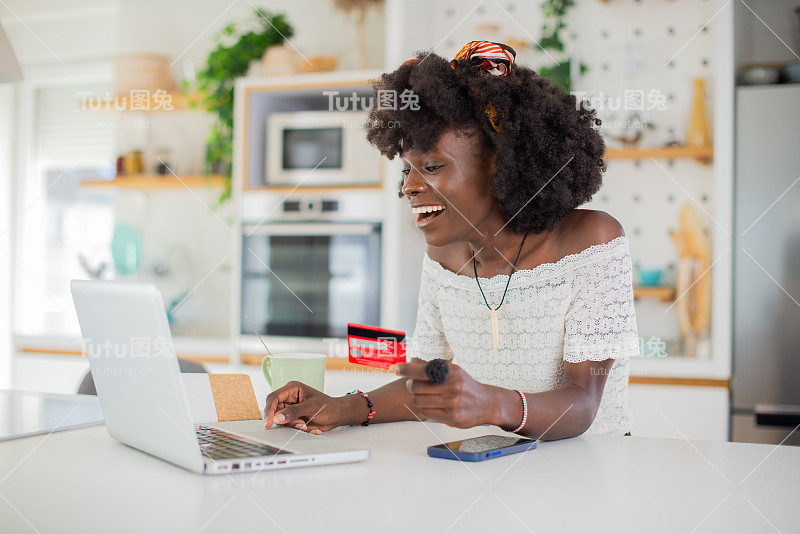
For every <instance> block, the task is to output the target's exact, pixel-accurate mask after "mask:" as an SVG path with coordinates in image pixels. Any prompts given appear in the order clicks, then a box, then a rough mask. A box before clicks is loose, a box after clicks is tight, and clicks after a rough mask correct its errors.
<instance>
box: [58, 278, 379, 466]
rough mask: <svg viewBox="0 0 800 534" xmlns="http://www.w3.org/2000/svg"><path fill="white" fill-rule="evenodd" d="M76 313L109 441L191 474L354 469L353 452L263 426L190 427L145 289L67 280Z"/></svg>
mask: <svg viewBox="0 0 800 534" xmlns="http://www.w3.org/2000/svg"><path fill="white" fill-rule="evenodd" d="M70 287H71V289H72V298H73V301H74V302H75V309H76V310H77V312H78V321H79V322H80V326H81V332H82V334H83V340H84V344H85V348H86V356H87V358H88V360H89V367H90V369H91V373H92V377H93V378H94V382H95V386H96V387H97V396H98V398H99V400H100V408H101V409H102V411H103V418H104V419H105V423H106V427H107V428H108V433H109V434H111V436H112V437H113V438H114V439H117V440H119V441H121V442H122V443H125V444H126V445H129V446H131V447H134V448H136V449H139V450H141V451H144V452H146V453H149V454H151V455H153V456H156V457H158V458H161V459H162V460H166V461H167V462H171V463H173V464H175V465H178V466H180V467H183V468H185V469H188V470H190V471H194V472H196V473H207V474H222V473H234V472H243V471H260V470H268V469H286V468H291V467H300V466H313V465H324V464H338V463H347V462H357V461H361V460H366V459H367V458H369V449H363V448H354V447H352V446H348V445H345V444H342V443H341V442H338V441H337V440H332V439H329V438H326V437H325V436H315V435H311V434H308V433H305V432H302V431H299V430H295V429H290V428H272V429H269V430H267V429H264V425H263V422H262V421H233V422H227V423H210V424H206V425H195V424H194V423H193V422H192V418H191V414H190V412H189V402H188V400H187V397H186V392H185V391H184V388H183V381H182V379H181V375H180V368H179V367H178V359H177V357H176V355H175V349H174V347H173V344H172V336H171V334H170V330H169V323H168V321H167V315H166V311H165V308H164V303H163V301H162V299H161V293H159V291H158V290H157V289H156V288H155V286H153V285H150V284H138V283H121V282H101V281H87V280H73V281H72V283H71V284H70Z"/></svg>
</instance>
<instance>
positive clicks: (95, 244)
mask: <svg viewBox="0 0 800 534" xmlns="http://www.w3.org/2000/svg"><path fill="white" fill-rule="evenodd" d="M109 91H110V87H109V86H108V85H107V84H81V85H70V86H64V85H60V86H43V87H40V88H38V89H36V90H35V94H34V125H35V126H34V135H33V146H32V147H31V148H32V149H31V150H30V154H31V159H30V163H29V165H28V166H27V169H28V171H27V173H26V174H25V175H22V176H18V177H17V180H19V183H18V185H17V187H18V190H19V194H18V195H17V198H19V199H20V201H19V205H18V206H17V207H16V216H15V219H16V221H15V222H16V226H17V242H16V251H17V254H16V266H15V271H14V282H15V284H14V285H15V298H14V329H15V333H16V334H18V335H25V336H34V335H35V336H45V337H62V336H69V337H75V336H78V335H79V334H80V330H79V328H78V323H77V320H76V318H75V311H74V309H73V305H72V298H71V296H70V293H69V281H70V280H71V279H72V278H88V277H91V276H96V275H97V274H98V271H101V270H103V269H104V270H106V271H108V270H110V269H112V268H113V267H112V265H111V252H110V250H109V244H110V242H111V236H112V233H113V228H114V206H113V199H112V197H111V195H110V193H108V192H105V191H104V190H101V189H97V188H87V187H82V186H81V183H82V182H86V181H93V180H110V179H111V178H113V176H114V174H115V165H114V144H115V131H114V128H113V125H112V122H113V121H110V120H109V116H108V115H105V114H103V113H101V112H96V111H95V112H93V111H88V110H82V109H81V95H82V94H86V93H90V94H93V95H103V94H107V93H108V92H109ZM23 148H24V147H23Z"/></svg>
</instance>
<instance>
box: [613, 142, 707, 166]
mask: <svg viewBox="0 0 800 534" xmlns="http://www.w3.org/2000/svg"><path fill="white" fill-rule="evenodd" d="M644 158H663V159H678V158H694V159H696V160H697V161H699V162H700V163H703V164H705V165H708V164H709V163H711V161H712V160H713V159H714V147H712V146H709V147H702V148H690V147H683V146H667V147H653V148H618V149H609V150H606V159H644Z"/></svg>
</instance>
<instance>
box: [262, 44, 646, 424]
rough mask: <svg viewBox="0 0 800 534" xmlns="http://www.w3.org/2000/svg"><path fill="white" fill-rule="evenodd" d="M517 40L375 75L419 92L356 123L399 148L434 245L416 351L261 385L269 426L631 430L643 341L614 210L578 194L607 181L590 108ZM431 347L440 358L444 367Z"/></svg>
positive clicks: (384, 84)
mask: <svg viewBox="0 0 800 534" xmlns="http://www.w3.org/2000/svg"><path fill="white" fill-rule="evenodd" d="M514 55H515V54H514V51H513V50H512V49H511V48H509V47H507V46H505V45H502V44H497V43H488V42H485V41H477V42H472V43H469V44H468V45H466V46H465V47H464V48H462V49H461V51H460V52H459V53H458V54H457V55H456V57H455V59H454V60H453V61H447V60H445V59H444V58H441V57H439V56H437V55H435V54H430V55H424V54H423V53H418V54H417V56H416V57H415V58H413V59H410V60H409V61H407V62H405V63H404V64H403V65H402V66H401V67H400V68H398V69H397V70H395V71H394V72H391V73H388V74H384V75H382V76H381V78H380V79H379V80H377V81H375V82H374V88H375V90H376V93H377V91H379V90H389V91H395V92H396V94H398V95H401V94H404V93H403V92H404V91H405V94H406V95H409V94H413V95H416V97H418V99H419V106H416V107H418V109H412V108H413V107H415V106H406V107H405V109H399V108H402V107H403V106H398V109H394V110H391V109H379V108H373V109H372V110H371V112H370V122H369V124H368V128H367V138H368V139H369V141H370V142H371V143H372V144H374V145H375V146H376V147H377V148H378V149H379V150H380V151H381V153H382V154H383V155H385V156H387V157H388V158H390V159H391V158H393V157H395V156H396V155H399V156H400V157H401V158H402V160H403V163H404V170H403V178H402V183H401V186H400V196H401V198H404V199H406V200H408V202H409V206H410V209H411V210H412V211H413V212H414V213H415V214H417V222H416V225H417V227H418V228H419V229H420V230H421V231H422V233H423V235H424V237H425V241H426V243H427V245H428V249H427V255H426V257H425V259H424V262H423V272H422V283H421V288H420V294H419V311H418V316H417V325H416V329H415V332H414V336H413V339H412V343H411V344H410V347H409V354H410V355H412V356H415V357H416V358H414V360H413V361H411V362H410V363H406V364H400V365H397V366H395V367H394V368H393V369H392V370H393V371H394V372H396V373H397V374H398V375H400V376H401V377H402V378H401V379H399V380H396V381H394V382H391V383H390V384H388V385H386V386H384V387H381V388H379V389H377V390H375V391H372V392H370V393H369V394H364V393H362V392H359V391H356V392H355V393H357V394H354V395H349V394H348V395H346V396H344V397H338V398H332V397H329V396H327V395H324V394H323V393H321V392H319V391H316V390H314V389H312V388H309V387H308V386H305V385H304V384H301V383H297V382H294V383H290V384H288V385H286V386H285V387H283V388H281V389H279V390H277V391H275V392H273V393H271V394H270V395H269V396H268V397H267V406H266V410H265V412H266V413H265V416H266V418H265V421H266V423H265V425H266V426H270V425H271V424H272V422H273V421H274V422H275V423H277V424H281V425H290V426H293V427H295V428H298V429H301V430H304V431H308V432H311V433H314V434H319V433H321V432H322V431H326V430H329V429H331V428H334V427H336V426H340V425H350V424H369V423H376V422H388V421H403V420H416V419H426V418H429V419H433V420H436V421H440V422H442V423H446V424H448V425H451V426H455V427H460V428H468V427H472V426H475V425H481V424H487V423H488V424H493V425H497V426H499V427H501V428H503V429H505V430H508V431H511V432H517V433H518V434H520V435H524V436H528V437H531V438H534V439H548V440H552V439H560V438H566V437H572V436H577V435H580V434H582V433H584V432H586V431H588V432H590V433H613V434H620V435H622V434H626V433H628V431H629V430H630V424H631V418H630V414H629V412H628V410H627V406H626V402H627V383H628V358H629V357H631V356H636V355H638V352H639V345H638V336H637V333H636V319H635V315H634V308H633V290H632V286H631V261H630V255H629V252H628V243H627V240H626V238H625V235H624V232H623V229H622V227H621V226H620V224H619V223H618V222H617V221H616V220H615V219H614V218H612V217H611V216H609V215H607V214H605V213H603V212H599V211H590V210H579V209H576V208H577V207H578V206H580V205H581V204H583V203H585V202H587V201H589V200H590V199H591V197H592V195H593V194H594V193H596V192H597V190H598V189H599V188H600V185H601V183H602V174H603V172H604V171H605V165H604V162H603V159H602V158H603V154H604V151H605V146H604V143H603V139H602V137H601V136H600V134H599V133H598V132H597V131H596V129H595V126H599V125H600V120H599V119H597V118H596V117H595V112H594V110H589V109H587V108H586V107H585V106H584V103H583V102H576V99H575V97H574V96H572V95H569V94H567V93H566V92H564V91H563V90H562V89H561V88H559V87H554V86H551V85H550V83H549V82H548V81H547V80H545V79H543V78H541V77H539V76H538V75H537V74H536V73H535V72H534V71H532V70H530V69H528V68H525V67H521V66H517V65H514ZM409 91H411V92H413V93H409ZM431 359H444V360H446V361H449V362H450V364H449V375H448V376H447V378H446V380H444V382H443V383H441V384H436V383H432V382H431V379H430V377H429V374H428V373H427V372H426V365H427V363H426V362H425V361H424V360H431Z"/></svg>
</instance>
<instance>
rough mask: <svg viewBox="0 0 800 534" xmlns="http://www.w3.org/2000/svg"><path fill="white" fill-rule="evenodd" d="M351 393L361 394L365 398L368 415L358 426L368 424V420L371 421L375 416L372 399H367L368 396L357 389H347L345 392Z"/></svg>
mask: <svg viewBox="0 0 800 534" xmlns="http://www.w3.org/2000/svg"><path fill="white" fill-rule="evenodd" d="M353 393H357V394H358V395H361V396H362V397H364V398H365V399H367V408H369V415H368V416H367V420H366V421H364V422H363V423H361V424H359V425H358V426H369V423H370V421H372V418H373V417H374V416H375V410H373V409H372V401H371V400H369V397H368V396H367V394H366V393H364V392H363V391H361V390H358V389H356V390H354V391H349V392H348V393H347V394H348V395H351V394H353Z"/></svg>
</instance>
